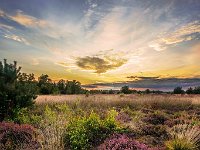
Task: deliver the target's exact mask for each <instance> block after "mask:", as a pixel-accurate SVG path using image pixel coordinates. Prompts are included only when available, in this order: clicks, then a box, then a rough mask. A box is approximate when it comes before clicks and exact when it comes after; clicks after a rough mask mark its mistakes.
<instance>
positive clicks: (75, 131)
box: [65, 110, 121, 149]
mask: <svg viewBox="0 0 200 150" xmlns="http://www.w3.org/2000/svg"><path fill="white" fill-rule="evenodd" d="M116 115H117V112H116V111H114V110H111V111H109V113H108V116H107V117H106V118H105V119H100V117H99V116H98V115H97V114H95V113H93V112H92V113H91V114H90V116H89V117H82V118H76V119H72V120H71V121H70V123H69V125H68V127H67V132H66V135H65V145H66V147H70V149H89V148H91V147H92V146H97V145H98V144H99V143H101V142H102V141H103V140H104V139H105V138H106V137H107V136H108V135H110V134H111V133H114V132H115V131H120V130H121V128H120V127H119V126H118V124H117V122H116V121H115V117H116Z"/></svg>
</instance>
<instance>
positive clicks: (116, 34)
mask: <svg viewBox="0 0 200 150" xmlns="http://www.w3.org/2000/svg"><path fill="white" fill-rule="evenodd" d="M4 58H6V59H8V61H9V62H12V61H14V60H16V61H17V62H18V64H19V65H20V66H21V67H22V71H23V72H26V73H34V74H35V76H36V77H38V76H40V75H41V74H48V75H49V76H50V78H52V79H53V80H55V81H58V80H60V79H65V80H73V79H75V80H78V81H80V82H81V83H82V84H84V85H85V87H88V88H104V89H105V88H119V87H121V86H123V85H128V86H130V87H131V88H150V89H172V88H174V87H176V86H182V87H185V88H186V87H189V86H199V85H200V0H181V1H180V0H42V1H41V0H31V1H27V0H17V1H13V0H0V60H3V59H4Z"/></svg>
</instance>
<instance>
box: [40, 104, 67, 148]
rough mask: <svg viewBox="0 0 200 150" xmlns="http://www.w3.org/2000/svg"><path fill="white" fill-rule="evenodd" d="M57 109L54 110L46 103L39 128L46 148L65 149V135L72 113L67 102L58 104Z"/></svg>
mask: <svg viewBox="0 0 200 150" xmlns="http://www.w3.org/2000/svg"><path fill="white" fill-rule="evenodd" d="M56 109H57V110H54V109H52V108H50V107H49V106H48V105H46V107H45V111H44V114H43V119H42V120H41V122H40V126H39V129H40V133H41V135H42V136H43V139H44V141H43V147H44V149H52V150H62V149H64V143H63V135H64V132H65V130H66V125H67V122H68V119H69V118H70V113H69V109H68V106H67V105H66V104H60V105H56Z"/></svg>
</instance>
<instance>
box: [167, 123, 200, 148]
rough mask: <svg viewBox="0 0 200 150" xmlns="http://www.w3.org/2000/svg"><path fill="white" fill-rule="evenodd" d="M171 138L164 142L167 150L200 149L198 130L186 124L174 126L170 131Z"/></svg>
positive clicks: (199, 133)
mask: <svg viewBox="0 0 200 150" xmlns="http://www.w3.org/2000/svg"><path fill="white" fill-rule="evenodd" d="M169 133H170V134H171V136H172V139H171V140H170V141H167V142H166V147H167V149H168V150H199V149H200V129H199V128H198V127H196V126H191V125H188V124H180V125H176V126H174V127H173V128H171V129H170V131H169Z"/></svg>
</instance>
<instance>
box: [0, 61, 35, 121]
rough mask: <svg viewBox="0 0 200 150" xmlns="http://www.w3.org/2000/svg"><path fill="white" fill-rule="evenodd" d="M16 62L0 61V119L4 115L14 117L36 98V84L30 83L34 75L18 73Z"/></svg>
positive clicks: (0, 119) (18, 68)
mask: <svg viewBox="0 0 200 150" xmlns="http://www.w3.org/2000/svg"><path fill="white" fill-rule="evenodd" d="M20 70H21V67H17V62H16V61H14V63H13V64H8V63H7V61H6V59H4V63H2V62H0V121H2V120H4V118H5V117H7V118H11V119H14V117H15V116H16V114H17V112H18V111H19V110H20V109H21V108H23V107H28V106H31V105H32V104H33V100H34V99H35V98H36V91H37V90H35V88H36V84H35V85H34V84H32V82H33V80H34V75H33V74H31V75H26V74H21V73H20Z"/></svg>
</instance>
